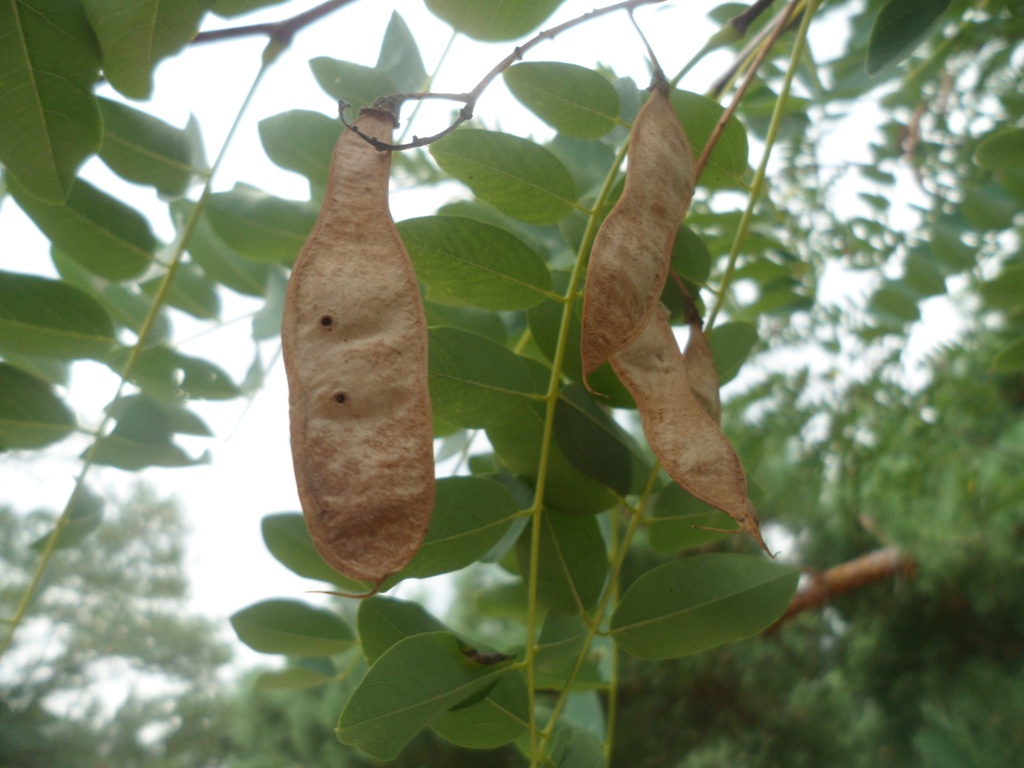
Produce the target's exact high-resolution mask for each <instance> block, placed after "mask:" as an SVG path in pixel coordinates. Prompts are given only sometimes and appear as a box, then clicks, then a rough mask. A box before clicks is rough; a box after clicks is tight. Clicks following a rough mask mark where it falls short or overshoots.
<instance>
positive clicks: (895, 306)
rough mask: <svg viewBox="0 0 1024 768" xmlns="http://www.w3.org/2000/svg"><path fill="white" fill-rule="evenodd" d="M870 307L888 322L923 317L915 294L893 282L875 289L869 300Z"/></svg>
mask: <svg viewBox="0 0 1024 768" xmlns="http://www.w3.org/2000/svg"><path fill="white" fill-rule="evenodd" d="M868 309H869V310H870V311H871V312H872V313H873V314H874V315H876V316H877V317H879V318H880V319H881V320H883V321H884V322H887V323H896V324H897V325H903V324H904V323H913V322H916V321H917V320H920V319H921V311H920V310H919V309H918V307H917V301H916V300H915V299H914V297H913V296H911V295H909V294H908V293H907V292H906V291H904V290H902V289H901V288H899V287H898V286H896V285H895V284H893V283H889V284H886V285H884V286H883V287H881V288H879V289H878V290H877V291H875V293H874V295H873V296H872V297H871V301H869V302H868Z"/></svg>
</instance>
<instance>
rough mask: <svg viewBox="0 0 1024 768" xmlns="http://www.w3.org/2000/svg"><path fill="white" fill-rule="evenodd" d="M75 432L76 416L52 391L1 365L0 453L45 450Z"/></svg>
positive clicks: (0, 363)
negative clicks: (43, 448) (0, 451)
mask: <svg viewBox="0 0 1024 768" xmlns="http://www.w3.org/2000/svg"><path fill="white" fill-rule="evenodd" d="M74 429H75V415H74V414H73V413H72V412H71V410H70V409H69V408H68V407H67V406H66V405H64V402H63V401H62V400H61V399H60V398H59V397H57V395H55V394H54V392H53V388H52V387H51V386H50V385H49V384H47V383H46V382H45V381H43V380H42V379H38V378H36V377H35V376H33V375H32V374H30V373H26V372H25V371H23V370H21V369H20V368H15V367H14V366H13V365H11V364H10V363H5V362H0V450H6V451H9V450H15V449H24V448H42V447H43V446H44V445H49V444H50V443H56V442H57V441H59V440H63V439H64V438H65V437H67V436H68V435H69V434H70V433H71V432H73V431H74Z"/></svg>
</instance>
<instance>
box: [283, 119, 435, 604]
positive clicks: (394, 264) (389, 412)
mask: <svg viewBox="0 0 1024 768" xmlns="http://www.w3.org/2000/svg"><path fill="white" fill-rule="evenodd" d="M356 124H357V125H358V126H359V129H360V132H361V133H364V134H366V135H368V136H372V137H374V138H377V139H379V140H381V141H384V142H390V141H391V138H392V134H393V131H394V126H395V124H396V115H395V113H394V111H393V110H392V109H391V108H390V105H388V104H386V103H381V104H377V105H375V106H374V107H372V108H368V109H365V110H363V111H362V112H361V114H360V116H359V118H358V119H357V120H356ZM390 166H391V155H390V153H388V152H379V151H378V150H376V149H374V147H372V146H371V145H370V144H368V143H367V142H366V141H365V140H364V139H363V138H361V137H360V136H359V135H358V134H357V133H356V132H354V131H345V133H344V134H342V136H341V138H340V139H338V143H337V144H336V145H335V148H334V154H333V157H332V159H331V169H330V177H329V180H328V184H327V194H326V195H325V197H324V203H323V208H322V209H321V211H320V216H319V218H318V219H317V222H316V226H315V227H314V228H313V231H312V233H311V234H310V236H309V239H308V240H307V241H306V245H305V247H304V248H303V249H302V252H301V253H300V254H299V257H298V259H297V261H296V262H295V266H294V268H293V269H292V274H291V279H290V281H289V283H288V292H287V294H286V296H285V305H284V317H283V320H282V325H281V342H282V347H283V354H284V363H285V371H286V372H287V375H288V388H289V405H290V411H291V442H292V458H293V461H294V465H295V479H296V481H297V484H298V491H299V499H300V500H301V502H302V510H303V513H304V515H305V518H306V525H307V527H308V528H309V532H310V536H311V537H312V539H313V543H314V544H315V545H316V548H317V551H318V552H319V553H320V555H321V556H322V557H323V558H324V560H326V561H327V562H328V563H329V564H330V565H331V566H332V567H333V568H335V569H337V570H338V571H339V572H341V573H343V574H344V575H345V576H348V577H350V578H352V579H356V580H359V581H366V582H371V583H372V584H374V585H375V587H377V586H379V585H380V584H381V583H382V582H383V581H384V579H386V578H387V577H388V576H390V575H392V574H394V573H397V572H398V571H400V570H401V569H402V568H403V567H404V566H405V565H406V564H407V563H408V562H409V561H410V560H411V559H412V557H413V555H415V554H416V551H417V550H418V549H419V547H420V545H421V544H422V542H423V538H424V536H425V535H426V531H427V525H428V524H429V522H430V515H431V512H432V510H433V505H434V455H433V425H432V421H431V413H430V398H429V392H428V387H427V326H426V319H425V316H424V312H423V303H422V300H421V299H420V292H419V287H418V285H417V282H416V275H415V272H414V271H413V267H412V262H411V261H410V259H409V254H408V253H407V252H406V250H405V246H404V245H403V243H402V240H401V238H400V237H399V236H398V231H397V230H396V229H395V224H394V221H393V220H392V218H391V213H390V210H389V208H388V179H389V172H390Z"/></svg>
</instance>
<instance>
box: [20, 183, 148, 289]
mask: <svg viewBox="0 0 1024 768" xmlns="http://www.w3.org/2000/svg"><path fill="white" fill-rule="evenodd" d="M10 181H11V184H10V188H11V194H12V195H13V196H14V199H15V200H16V201H17V202H18V205H20V206H21V208H22V210H24V211H25V213H27V214H28V216H29V218H30V219H32V221H34V222H35V224H36V226H37V227H39V229H41V230H42V232H43V234H44V235H46V236H47V237H48V238H50V242H51V243H53V245H54V247H55V248H59V249H60V250H61V251H63V252H64V253H66V254H67V255H68V256H70V257H71V258H72V259H74V260H75V261H77V262H78V263H79V264H81V265H82V266H83V267H85V268H86V269H88V270H89V271H90V272H94V273H95V274H97V275H99V276H100V277H105V278H107V279H109V280H124V279H125V278H129V277H135V276H136V275H138V274H140V273H141V272H142V271H143V270H145V269H146V267H147V266H149V263H150V261H151V260H152V258H153V253H154V252H155V251H156V248H157V240H156V238H155V237H154V236H153V231H152V230H151V229H150V226H149V221H148V220H147V219H146V218H145V217H144V216H143V215H142V214H141V213H139V212H138V211H137V210H135V209H134V208H130V207H129V206H127V205H125V204H124V203H122V202H121V201H120V200H117V199H116V198H113V197H111V196H110V195H108V194H107V193H106V192H103V191H101V190H99V189H97V188H96V187H94V186H92V185H91V184H89V183H88V182H85V181H82V180H81V179H79V180H78V181H77V182H75V185H74V187H72V189H71V193H70V194H69V195H68V200H67V203H66V204H64V205H46V204H45V203H41V202H39V201H38V200H36V199H35V198H33V197H32V196H31V195H29V194H28V193H27V192H26V191H25V190H24V189H23V188H22V187H21V186H20V185H19V184H17V183H15V182H14V180H13V179H11V180H10Z"/></svg>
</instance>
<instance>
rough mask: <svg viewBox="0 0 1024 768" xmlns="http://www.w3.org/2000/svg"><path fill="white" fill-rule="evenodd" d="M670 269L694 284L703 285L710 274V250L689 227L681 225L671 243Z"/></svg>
mask: <svg viewBox="0 0 1024 768" xmlns="http://www.w3.org/2000/svg"><path fill="white" fill-rule="evenodd" d="M672 271H673V272H675V273H676V274H678V275H679V276H680V277H681V278H683V279H684V280H689V281H690V282H691V283H694V284H695V285H704V284H705V283H706V282H707V281H708V276H709V275H710V274H711V252H710V251H709V250H708V247H707V245H706V244H705V243H704V241H703V240H701V239H700V237H699V236H698V235H697V234H696V233H695V232H694V231H693V230H692V229H690V228H689V227H687V226H685V225H684V226H681V227H679V231H678V232H676V239H675V242H674V243H673V245H672Z"/></svg>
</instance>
